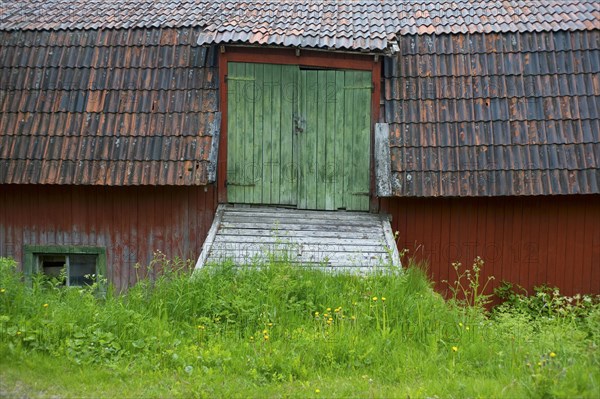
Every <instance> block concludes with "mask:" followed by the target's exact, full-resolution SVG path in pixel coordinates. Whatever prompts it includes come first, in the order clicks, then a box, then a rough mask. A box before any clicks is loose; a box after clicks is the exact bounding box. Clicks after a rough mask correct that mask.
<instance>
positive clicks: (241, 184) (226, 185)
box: [225, 180, 256, 187]
mask: <svg viewBox="0 0 600 399" xmlns="http://www.w3.org/2000/svg"><path fill="white" fill-rule="evenodd" d="M228 186H238V187H255V186H256V184H254V183H248V184H244V183H236V182H230V181H229V180H225V187H228Z"/></svg>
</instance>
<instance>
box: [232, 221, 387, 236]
mask: <svg viewBox="0 0 600 399" xmlns="http://www.w3.org/2000/svg"><path fill="white" fill-rule="evenodd" d="M221 225H222V226H223V227H225V228H240V229H243V228H251V229H265V230H269V229H272V228H274V226H273V224H271V223H258V222H257V223H254V224H253V225H251V227H250V226H248V227H246V225H240V224H238V223H231V222H223V223H222V224H221ZM275 227H276V228H278V229H281V230H310V231H314V230H317V231H318V230H322V229H323V226H319V225H316V224H310V225H307V224H280V225H278V226H275ZM331 227H332V230H333V229H335V230H336V231H355V232H356V233H377V232H378V231H379V228H378V227H364V226H356V225H342V226H331Z"/></svg>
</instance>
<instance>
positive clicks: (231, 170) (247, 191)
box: [227, 63, 298, 205]
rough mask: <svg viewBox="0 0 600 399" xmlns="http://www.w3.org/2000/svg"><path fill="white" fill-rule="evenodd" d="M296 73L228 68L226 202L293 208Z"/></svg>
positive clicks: (292, 69) (268, 66)
mask: <svg viewBox="0 0 600 399" xmlns="http://www.w3.org/2000/svg"><path fill="white" fill-rule="evenodd" d="M297 69H298V68H297V67H295V66H285V65H271V64H246V63H229V64H228V76H227V83H228V93H227V108H228V118H227V134H228V148H227V164H228V170H227V195H228V200H229V202H238V203H247V204H280V205H295V204H296V200H297V191H296V187H297V180H296V175H297V172H296V169H295V168H296V166H295V165H296V163H295V162H294V153H293V148H294V143H293V140H294V138H293V130H292V119H293V110H294V106H295V100H294V98H295V96H296V95H295V90H294V88H295V84H296V83H295V79H296V76H297ZM284 82H285V83H284Z"/></svg>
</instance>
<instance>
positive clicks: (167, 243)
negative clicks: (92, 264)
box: [0, 185, 216, 289]
mask: <svg viewBox="0 0 600 399" xmlns="http://www.w3.org/2000/svg"><path fill="white" fill-rule="evenodd" d="M215 209H216V196H215V191H214V189H213V188H212V187H208V188H207V190H206V191H205V188H204V187H93V186H14V185H3V186H0V256H11V257H14V258H16V259H17V261H19V262H20V261H21V260H22V256H23V247H22V245H23V244H32V245H90V246H102V247H106V250H107V251H106V252H107V259H106V263H107V274H108V278H109V279H110V281H111V282H113V283H114V285H115V286H116V287H117V288H118V289H121V288H124V287H126V286H128V285H131V284H132V283H134V282H135V279H136V270H135V268H134V267H133V266H134V265H135V264H136V263H139V264H140V265H141V266H142V267H141V268H140V271H139V272H141V273H143V271H144V267H145V266H146V265H148V264H149V262H150V260H151V259H152V254H153V252H154V251H156V250H160V251H162V252H163V253H165V254H166V255H167V256H168V257H169V258H173V257H175V256H179V257H183V258H189V259H193V260H194V261H195V260H196V259H197V257H198V255H199V254H200V250H201V248H202V244H203V242H204V238H205V237H206V234H207V233H208V229H209V228H210V226H211V223H212V220H213V215H214V211H215Z"/></svg>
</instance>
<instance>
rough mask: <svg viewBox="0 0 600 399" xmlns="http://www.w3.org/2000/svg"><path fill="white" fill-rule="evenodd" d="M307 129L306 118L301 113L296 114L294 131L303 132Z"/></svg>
mask: <svg viewBox="0 0 600 399" xmlns="http://www.w3.org/2000/svg"><path fill="white" fill-rule="evenodd" d="M305 129H306V119H304V118H303V117H302V116H301V115H298V114H296V115H294V133H296V134H297V133H302V132H304V130H305Z"/></svg>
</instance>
